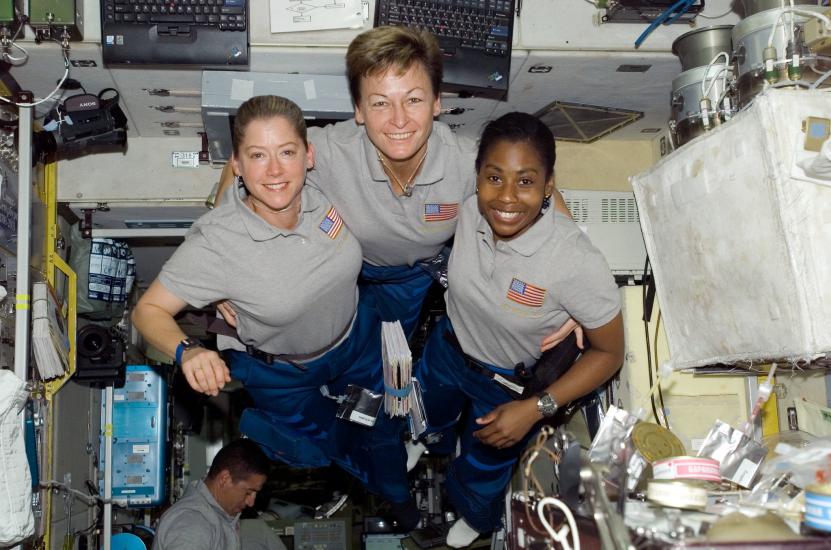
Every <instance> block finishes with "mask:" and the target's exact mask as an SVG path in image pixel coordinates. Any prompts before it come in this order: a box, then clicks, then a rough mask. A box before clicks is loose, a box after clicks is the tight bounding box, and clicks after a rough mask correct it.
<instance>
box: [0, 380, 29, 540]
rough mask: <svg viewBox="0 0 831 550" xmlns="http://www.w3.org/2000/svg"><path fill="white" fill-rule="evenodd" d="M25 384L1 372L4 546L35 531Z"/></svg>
mask: <svg viewBox="0 0 831 550" xmlns="http://www.w3.org/2000/svg"><path fill="white" fill-rule="evenodd" d="M26 398H27V393H26V389H25V384H24V383H23V381H22V380H21V379H20V378H18V377H17V376H15V374H14V373H13V372H11V371H8V370H0V518H2V520H0V546H8V545H11V544H14V543H17V542H20V541H22V540H23V539H25V538H26V537H28V536H30V535H32V534H33V533H34V531H35V519H34V517H33V515H32V478H31V475H30V473H29V463H28V462H27V461H26V448H25V444H24V441H23V423H22V418H23V414H24V412H23V409H24V407H25V405H26Z"/></svg>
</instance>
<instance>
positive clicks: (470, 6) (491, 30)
mask: <svg viewBox="0 0 831 550" xmlns="http://www.w3.org/2000/svg"><path fill="white" fill-rule="evenodd" d="M378 1H379V5H378V7H377V17H376V22H375V24H376V25H378V26H380V25H395V26H402V27H416V28H420V29H424V30H427V31H429V32H431V33H432V34H433V35H435V36H436V38H437V39H438V41H439V46H440V47H441V49H442V51H443V52H444V53H445V55H449V56H452V55H454V54H455V52H456V50H457V49H458V48H470V49H475V50H479V51H482V52H484V53H486V54H488V55H494V56H500V57H501V56H507V55H510V51H511V49H510V41H511V36H510V35H511V22H512V20H513V13H512V2H511V1H510V0H438V1H430V0H378Z"/></svg>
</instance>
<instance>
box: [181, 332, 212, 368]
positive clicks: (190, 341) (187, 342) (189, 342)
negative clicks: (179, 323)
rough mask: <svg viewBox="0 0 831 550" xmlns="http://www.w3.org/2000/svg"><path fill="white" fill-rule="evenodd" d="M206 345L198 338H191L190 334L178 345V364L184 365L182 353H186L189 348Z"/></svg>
mask: <svg viewBox="0 0 831 550" xmlns="http://www.w3.org/2000/svg"><path fill="white" fill-rule="evenodd" d="M204 347H205V346H204V345H202V342H200V341H199V340H197V339H196V338H191V337H190V336H188V337H187V338H185V339H184V340H182V341H181V342H179V345H178V346H176V364H177V365H179V366H182V355H184V353H185V352H186V351H188V350H189V349H193V348H204Z"/></svg>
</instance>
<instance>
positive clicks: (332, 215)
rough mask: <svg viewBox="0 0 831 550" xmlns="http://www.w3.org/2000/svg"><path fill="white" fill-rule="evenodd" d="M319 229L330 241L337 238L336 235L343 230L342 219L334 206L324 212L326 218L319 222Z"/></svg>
mask: <svg viewBox="0 0 831 550" xmlns="http://www.w3.org/2000/svg"><path fill="white" fill-rule="evenodd" d="M319 227H320V230H321V231H323V232H324V233H326V235H328V237H329V238H330V239H337V238H338V233H340V230H341V229H343V219H342V218H341V217H340V214H338V211H337V210H335V207H334V206H333V207H331V208H330V209H329V211H328V212H326V217H325V218H323V221H322V222H320V226H319Z"/></svg>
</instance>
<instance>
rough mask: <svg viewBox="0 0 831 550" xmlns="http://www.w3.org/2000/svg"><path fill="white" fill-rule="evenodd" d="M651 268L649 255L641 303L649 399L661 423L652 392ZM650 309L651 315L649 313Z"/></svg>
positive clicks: (644, 274)
mask: <svg viewBox="0 0 831 550" xmlns="http://www.w3.org/2000/svg"><path fill="white" fill-rule="evenodd" d="M648 270H649V256H647V257H646V262H645V263H644V265H643V285H642V286H641V305H642V306H643V330H644V335H645V336H646V367H647V372H649V401H650V403H651V404H652V414H653V415H654V416H655V423H656V424H658V425H659V426H660V425H661V417H659V416H658V407H657V406H656V405H655V394H654V393H653V392H652V385H653V384H654V383H655V382H654V380H653V378H652V348H651V347H650V345H649V318H650V317H651V309H652V308H651V307H649V308H647V298H646V287H647V286H648V285H649V281H650V279H651V275H648ZM647 309H649V310H650V311H649V315H647Z"/></svg>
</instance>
